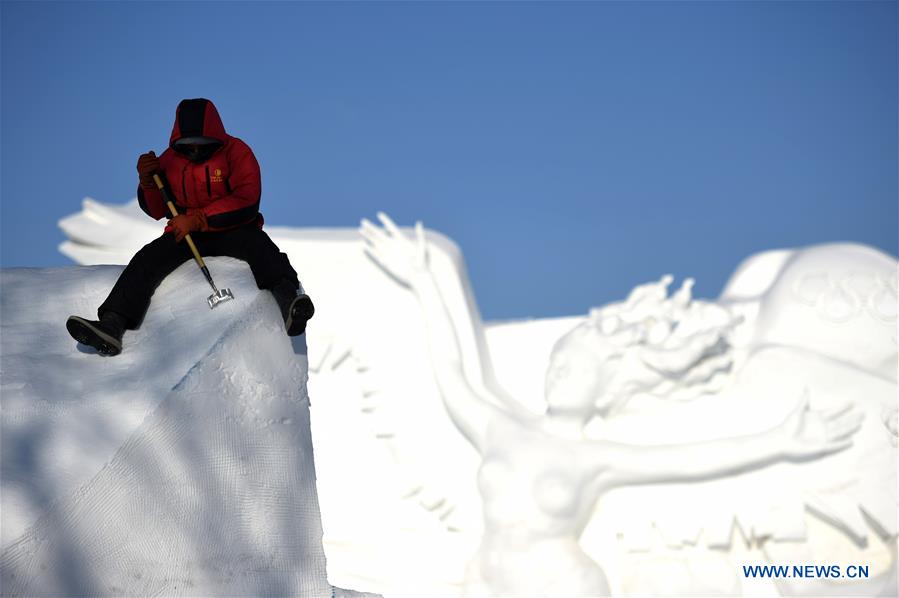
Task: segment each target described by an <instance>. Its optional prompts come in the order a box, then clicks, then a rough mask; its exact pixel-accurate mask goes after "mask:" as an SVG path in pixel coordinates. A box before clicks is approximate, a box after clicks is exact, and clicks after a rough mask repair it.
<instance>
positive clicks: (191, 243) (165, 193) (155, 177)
mask: <svg viewBox="0 0 899 598" xmlns="http://www.w3.org/2000/svg"><path fill="white" fill-rule="evenodd" d="M153 182H154V183H156V186H157V187H159V191H160V192H162V197H163V199H165V205H167V206H168V207H169V212H171V213H172V217H173V218H174V217H175V216H177V215H178V210H177V209H176V208H175V202H173V201H172V198H171V197H170V196H169V192H168V191H166V189H165V185H164V184H163V182H162V179H161V178H159V175H158V174H154V175H153ZM184 240H185V241H187V245H188V247H190V252H191V253H193V254H194V259H195V260H196V261H197V264H199V265H200V267H201V268H205V267H206V262H204V261H203V256H201V255H200V252H199V251H197V246H196V245H194V240H193V239H191V238H190V235H189V234H187V235H184Z"/></svg>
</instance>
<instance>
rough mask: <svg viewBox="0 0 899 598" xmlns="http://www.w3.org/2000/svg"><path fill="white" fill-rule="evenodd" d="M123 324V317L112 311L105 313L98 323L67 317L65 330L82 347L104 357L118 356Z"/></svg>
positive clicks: (96, 321)
mask: <svg viewBox="0 0 899 598" xmlns="http://www.w3.org/2000/svg"><path fill="white" fill-rule="evenodd" d="M125 324H126V322H125V318H124V317H122V316H120V315H119V314H117V313H115V312H113V311H107V312H104V313H103V316H102V317H101V318H100V320H99V321H98V320H85V319H84V318H79V317H78V316H69V319H68V320H66V330H68V331H69V334H71V335H72V338H74V339H75V340H76V341H78V342H79V343H81V344H83V345H88V346H90V347H93V348H95V349H96V350H97V351H99V352H100V353H102V354H104V355H118V354H119V353H121V352H122V334H124V332H125Z"/></svg>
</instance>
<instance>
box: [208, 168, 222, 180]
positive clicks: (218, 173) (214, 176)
mask: <svg viewBox="0 0 899 598" xmlns="http://www.w3.org/2000/svg"><path fill="white" fill-rule="evenodd" d="M210 180H211V181H212V182H213V183H221V182H222V169H221V168H216V169H215V171H214V172H213V173H212V177H211V179H210Z"/></svg>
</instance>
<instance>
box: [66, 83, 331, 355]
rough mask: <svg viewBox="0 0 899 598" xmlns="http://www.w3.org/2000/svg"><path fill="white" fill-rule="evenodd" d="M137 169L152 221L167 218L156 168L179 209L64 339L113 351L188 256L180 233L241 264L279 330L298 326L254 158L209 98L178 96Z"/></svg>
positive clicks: (203, 250)
mask: <svg viewBox="0 0 899 598" xmlns="http://www.w3.org/2000/svg"><path fill="white" fill-rule="evenodd" d="M137 172H138V175H139V177H140V185H139V187H138V189H137V198H138V203H139V204H140V207H141V209H143V211H144V212H146V213H147V214H148V215H149V216H151V217H152V218H155V219H156V220H159V219H160V218H162V217H163V216H170V213H169V211H168V208H167V207H166V205H165V202H164V201H163V198H162V194H161V193H160V191H159V189H158V188H157V186H156V184H155V182H154V181H153V174H156V173H158V174H160V175H161V178H162V179H163V181H165V184H166V186H167V187H168V189H169V192H170V194H171V195H172V197H173V198H174V201H175V204H176V208H177V210H178V214H179V215H178V216H176V217H174V218H171V219H170V220H169V221H168V224H167V225H166V227H165V231H164V232H163V234H162V236H160V237H159V238H157V239H156V240H154V241H152V242H151V243H149V244H147V245H145V246H144V247H143V248H142V249H141V250H140V251H138V252H137V253H136V254H135V255H134V257H133V258H131V262H130V263H129V264H128V266H127V267H126V268H125V270H124V271H123V272H122V274H121V275H120V276H119V279H118V281H117V282H116V284H115V286H114V287H113V289H112V291H111V292H110V293H109V297H107V298H106V301H104V302H103V304H102V305H101V306H100V307H99V309H98V310H97V315H98V317H99V318H100V319H99V321H97V320H87V319H84V318H80V317H78V316H71V317H70V318H69V319H68V321H67V322H66V328H67V329H68V331H69V334H71V335H72V337H74V338H75V339H76V340H77V341H79V342H81V343H83V344H86V345H90V346H92V347H94V348H96V349H97V350H98V351H99V352H101V353H103V354H106V355H118V354H119V353H120V352H121V351H122V335H123V333H124V331H125V330H128V329H136V328H138V327H140V324H141V322H142V321H143V318H144V314H145V313H146V311H147V308H148V307H149V305H150V298H151V297H152V296H153V292H154V291H155V289H156V287H157V286H158V285H159V283H160V282H162V280H163V279H164V278H165V277H166V276H168V275H169V274H170V273H171V272H172V271H173V270H175V268H177V267H178V266H180V265H181V264H183V263H184V262H185V261H187V260H189V259H191V257H192V255H191V253H190V249H189V247H188V245H187V243H186V242H185V241H184V237H185V236H186V235H187V234H190V235H191V238H192V239H193V240H194V243H195V244H196V246H197V249H198V250H199V251H200V254H201V255H203V256H210V255H226V256H230V257H235V258H238V259H241V260H244V261H245V262H247V263H248V264H249V265H250V269H251V270H252V272H253V276H254V278H255V279H256V285H257V286H258V287H259V288H260V289H268V290H270V291H271V292H272V294H273V295H274V296H275V300H276V301H277V302H278V306H279V307H280V308H281V315H282V316H283V317H284V325H285V328H286V330H287V334H288V335H290V336H296V335H299V334H303V332H305V330H306V321H307V320H308V319H309V318H311V317H312V314H313V313H314V312H315V308H314V306H313V305H312V300H311V299H309V297H308V296H307V295H305V294H303V293H298V290H299V286H300V284H299V280H298V278H297V273H296V272H295V271H294V269H293V268H292V267H291V265H290V261H289V260H288V259H287V255H286V254H284V253H282V252H281V251H280V250H279V249H278V247H277V246H276V245H275V244H274V243H273V242H272V240H271V239H270V238H269V236H268V235H267V234H265V232H263V231H262V223H263V219H262V214H261V213H259V199H260V195H261V178H260V173H259V164H258V163H257V162H256V157H255V156H254V155H253V152H252V150H251V149H250V147H249V146H248V145H247V144H246V143H244V142H243V141H241V140H240V139H238V138H237V137H232V136H231V135H228V134H227V133H226V132H225V127H224V125H222V121H221V118H220V117H219V114H218V111H217V110H216V108H215V105H213V103H212V102H211V101H210V100H207V99H204V98H196V99H191V100H182V101H181V103H180V104H178V109H177V110H176V112H175V125H174V127H173V129H172V135H171V138H170V140H169V147H168V149H166V150H165V151H164V152H163V153H162V155H161V156H159V157H158V158H157V157H156V154H155V153H154V152H152V151H150V152H148V153H146V154H143V155H141V156H140V158H139V159H138V161H137Z"/></svg>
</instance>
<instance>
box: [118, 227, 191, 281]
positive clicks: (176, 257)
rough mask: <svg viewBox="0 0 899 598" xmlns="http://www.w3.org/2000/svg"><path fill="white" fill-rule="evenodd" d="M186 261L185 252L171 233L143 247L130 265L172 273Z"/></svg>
mask: <svg viewBox="0 0 899 598" xmlns="http://www.w3.org/2000/svg"><path fill="white" fill-rule="evenodd" d="M185 259H186V255H185V250H184V248H183V247H180V244H179V243H177V242H176V241H175V236H174V235H172V234H169V233H165V234H164V235H162V236H160V237H158V238H156V239H154V240H153V241H150V242H149V243H147V244H146V245H144V246H143V247H141V248H140V249H139V250H138V251H137V253H135V254H134V257H132V258H131V262H130V264H129V265H134V266H138V267H140V268H142V269H144V270H148V271H160V272H165V271H171V270H173V269H175V268H177V267H178V265H179V264H181V263H183V262H184V260H185Z"/></svg>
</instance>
